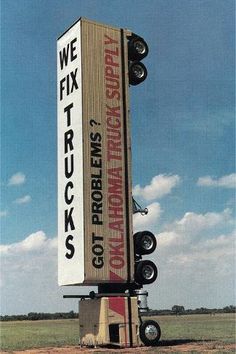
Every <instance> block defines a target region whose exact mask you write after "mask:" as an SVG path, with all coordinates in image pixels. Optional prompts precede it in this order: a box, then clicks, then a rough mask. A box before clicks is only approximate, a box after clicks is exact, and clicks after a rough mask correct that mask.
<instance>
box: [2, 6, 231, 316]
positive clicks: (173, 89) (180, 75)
mask: <svg viewBox="0 0 236 354" xmlns="http://www.w3.org/2000/svg"><path fill="white" fill-rule="evenodd" d="M234 10H235V9H234V1H231V0H226V1H218V0H214V1H213V0H205V1H202V0H195V1H193V0H179V1H177V0H152V1H151V0H146V1H145V2H144V1H141V0H135V1H129V0H126V1H124V0H117V1H114V0H113V1H108V0H94V1H90V0H88V1H81V0H76V1H75V0H68V1H66V2H65V1H62V0H47V1H46V0H45V1H44V0H34V1H32V0H18V1H17V2H14V1H10V0H4V1H2V2H1V23H2V25H1V101H2V104H1V245H2V246H1V247H2V248H1V252H2V253H1V263H2V280H1V295H2V300H1V306H2V310H1V312H2V313H19V312H22V313H24V312H30V311H32V310H35V311H50V310H51V311H52V312H53V311H59V310H60V309H61V308H62V309H65V310H66V309H69V310H70V309H71V307H72V306H75V309H76V306H77V305H76V304H75V303H73V304H72V303H71V302H66V303H65V301H67V300H61V297H62V294H63V293H65V292H66V291H67V292H68V290H64V289H59V290H58V287H57V279H56V237H57V219H56V217H57V195H56V191H57V166H56V150H57V146H56V39H57V37H58V36H59V35H60V34H61V33H63V32H64V30H65V29H66V28H68V27H69V26H70V25H71V24H72V23H73V22H74V21H76V20H77V19H78V18H79V17H80V16H83V17H87V18H89V19H92V20H95V21H99V22H103V23H107V24H111V25H114V26H117V27H121V28H128V29H131V30H132V31H133V32H135V33H137V34H140V35H141V36H143V38H145V40H146V41H147V43H148V44H149V50H150V51H149V55H148V57H147V58H145V60H144V62H145V65H146V66H147V68H148V78H147V80H146V81H145V82H144V83H143V84H142V85H139V86H137V87H132V88H131V89H130V96H131V124H132V158H133V161H132V162H133V187H134V194H135V197H136V199H137V200H138V201H139V202H140V203H141V204H142V205H143V206H149V210H150V212H149V215H148V216H147V217H146V219H145V218H141V219H140V218H137V217H136V218H135V228H137V229H138V228H141V229H143V227H144V226H145V227H146V228H148V229H150V230H151V231H153V232H155V234H156V235H157V238H158V239H159V248H158V251H156V255H154V257H156V261H157V266H158V267H159V269H160V277H159V280H158V282H157V283H156V284H153V285H152V286H151V287H150V289H148V290H150V296H149V301H150V304H149V306H150V307H153V308H163V307H167V308H168V307H169V308H170V307H171V306H172V305H174V304H176V303H180V304H182V305H184V306H186V307H197V306H209V307H210V306H212V307H214V306H216V307H217V306H225V305H229V304H231V303H233V302H234V281H233V279H234V277H235V274H234V273H233V266H234V263H235V262H234V255H233V250H234V243H233V229H234V225H235V224H234V201H235V173H234V172H235V165H234V159H235V154H234V152H235V147H234V139H235V136H234V120H235V114H234V111H235V106H234V99H235V92H234V85H235V73H234V70H235V69H234V64H235V63H234V60H235V57H234V42H235V35H234V33H235V31H234V12H235V11H234ZM176 242H177V244H178V245H176ZM167 259H168V260H167ZM27 260H28V261H27ZM219 260H220V261H219ZM221 262H222V263H221ZM36 263H37V264H36ZM218 267H219V268H218ZM6 269H7V270H6ZM219 269H220V271H219ZM46 270H47V271H46ZM177 272H179V273H177ZM45 274H47V276H46V277H45ZM32 275H34V277H33V278H34V279H35V284H34V281H33V282H31V281H29V279H32ZM178 277H179V278H178ZM193 282H194V284H196V285H195V286H196V289H195V286H192V283H193ZM39 284H41V285H39ZM42 284H43V287H44V292H42V290H41V289H42ZM183 284H184V286H183ZM74 290H76V289H74ZM85 290H86V289H84V291H85ZM70 292H71V290H70ZM16 293H17V294H18V297H19V301H18V305H17V306H16V303H15V300H14V296H15V294H16ZM45 298H46V300H45ZM7 299H8V300H7ZM24 299H28V301H25V300H24Z"/></svg>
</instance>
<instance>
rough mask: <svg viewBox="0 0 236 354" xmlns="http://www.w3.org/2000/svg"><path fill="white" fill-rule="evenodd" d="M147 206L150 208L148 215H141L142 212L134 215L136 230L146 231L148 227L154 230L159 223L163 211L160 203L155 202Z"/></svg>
mask: <svg viewBox="0 0 236 354" xmlns="http://www.w3.org/2000/svg"><path fill="white" fill-rule="evenodd" d="M147 208H148V214H147V215H141V214H140V213H136V214H134V215H133V223H134V230H135V232H136V231H144V230H146V229H151V230H152V229H153V227H154V226H155V224H157V222H158V220H159V218H160V215H161V212H162V210H161V207H160V204H159V203H156V202H155V203H152V204H150V205H148V206H147Z"/></svg>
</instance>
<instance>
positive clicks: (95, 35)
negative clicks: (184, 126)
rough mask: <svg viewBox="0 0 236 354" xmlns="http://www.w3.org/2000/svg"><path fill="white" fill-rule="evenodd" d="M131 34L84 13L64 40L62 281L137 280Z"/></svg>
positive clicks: (60, 47)
mask: <svg viewBox="0 0 236 354" xmlns="http://www.w3.org/2000/svg"><path fill="white" fill-rule="evenodd" d="M129 35H130V33H129V32H128V31H126V30H123V29H118V28H114V27H110V26H106V25H103V24H98V23H95V22H92V21H89V20H86V19H83V18H82V19H80V20H79V21H78V22H76V23H75V24H74V25H73V26H72V27H71V28H69V29H68V30H67V31H66V32H65V33H64V34H63V35H62V36H61V37H60V38H59V39H58V43H57V77H58V82H57V85H58V87H57V92H58V97H57V101H58V282H59V285H75V284H84V285H87V284H99V283H110V282H111V283H115V282H120V283H125V282H132V281H133V277H134V251H133V234H132V195H131V148H130V131H129V99H128V84H129V77H128V60H127V58H128V53H127V51H128V49H127V36H129Z"/></svg>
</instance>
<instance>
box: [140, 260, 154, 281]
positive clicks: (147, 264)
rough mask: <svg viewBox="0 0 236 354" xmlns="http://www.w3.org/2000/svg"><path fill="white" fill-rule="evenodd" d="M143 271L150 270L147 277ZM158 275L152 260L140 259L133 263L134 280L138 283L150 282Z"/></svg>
mask: <svg viewBox="0 0 236 354" xmlns="http://www.w3.org/2000/svg"><path fill="white" fill-rule="evenodd" d="M145 271H146V272H147V271H148V272H151V274H150V276H149V277H146V276H145ZM157 275H158V270H157V267H156V265H155V263H153V262H152V261H149V260H147V261H140V262H137V263H136V264H135V281H136V283H138V284H151V283H153V282H154V281H155V280H156V278H157Z"/></svg>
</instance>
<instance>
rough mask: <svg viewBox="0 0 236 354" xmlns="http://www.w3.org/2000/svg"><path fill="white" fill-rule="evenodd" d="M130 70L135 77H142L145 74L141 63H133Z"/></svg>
mask: <svg viewBox="0 0 236 354" xmlns="http://www.w3.org/2000/svg"><path fill="white" fill-rule="evenodd" d="M132 71H133V73H134V75H135V77H136V78H138V79H142V78H143V77H144V76H145V72H144V69H143V68H142V66H141V65H138V64H136V65H134V66H133V68H132Z"/></svg>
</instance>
